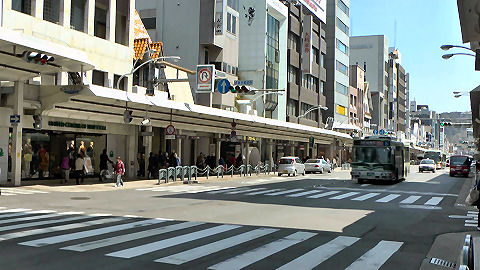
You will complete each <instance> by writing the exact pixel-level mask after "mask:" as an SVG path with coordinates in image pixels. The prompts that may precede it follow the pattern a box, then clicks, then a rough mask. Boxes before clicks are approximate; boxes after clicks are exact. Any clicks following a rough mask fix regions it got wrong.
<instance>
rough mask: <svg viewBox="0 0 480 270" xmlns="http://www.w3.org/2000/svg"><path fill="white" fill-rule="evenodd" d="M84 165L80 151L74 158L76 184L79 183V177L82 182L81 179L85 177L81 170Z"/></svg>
mask: <svg viewBox="0 0 480 270" xmlns="http://www.w3.org/2000/svg"><path fill="white" fill-rule="evenodd" d="M84 167H85V160H84V159H83V154H82V153H80V154H79V155H77V159H76V160H75V180H76V183H77V185H79V184H80V183H79V182H78V179H79V178H81V180H82V183H83V179H84V177H85V174H84V172H83V170H84Z"/></svg>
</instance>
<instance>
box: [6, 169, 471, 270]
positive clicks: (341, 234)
mask: <svg viewBox="0 0 480 270" xmlns="http://www.w3.org/2000/svg"><path fill="white" fill-rule="evenodd" d="M466 179H467V178H459V177H457V178H452V177H449V175H448V171H447V170H438V171H437V172H436V173H419V172H418V167H417V166H411V173H410V175H409V176H408V178H407V179H406V181H403V182H400V183H395V184H385V183H365V184H362V185H357V184H354V183H352V182H351V181H350V176H349V171H341V170H339V169H337V170H335V171H334V172H333V173H331V174H327V173H326V174H315V175H312V174H307V175H306V176H298V177H286V176H285V177H278V176H276V175H270V176H269V175H259V176H256V177H254V176H252V177H247V178H234V179H230V177H227V176H225V178H224V179H223V180H221V179H217V178H216V177H213V178H210V179H209V180H206V181H200V183H198V184H191V185H184V184H181V183H180V182H175V183H169V184H163V183H162V184H161V185H152V184H149V185H145V186H144V187H138V186H135V188H132V187H131V186H132V185H133V184H134V183H132V182H127V183H126V184H125V185H126V186H125V187H124V188H114V187H113V184H112V187H111V189H110V190H107V191H96V190H95V185H91V186H88V188H90V191H88V192H85V188H86V186H78V188H83V191H82V192H75V188H77V186H73V187H69V188H70V189H64V190H62V189H56V190H54V189H52V190H51V191H47V190H48V189H39V188H37V187H36V186H25V187H21V188H15V189H13V188H2V195H1V196H0V249H1V250H2V256H1V257H0V265H1V266H2V267H1V268H2V269H65V267H66V266H67V265H68V268H69V269H99V268H102V269H134V268H135V269H240V268H245V269H419V268H420V266H421V264H422V262H423V260H424V259H425V258H426V256H427V253H428V252H429V250H430V248H431V246H432V244H433V242H434V240H435V238H436V236H438V235H442V234H445V233H449V232H462V231H466V230H471V229H474V227H469V228H467V227H466V226H474V225H471V224H473V223H471V222H466V221H465V220H464V219H452V218H449V216H451V215H466V214H467V211H466V210H461V209H460V208H455V204H456V202H457V199H458V194H459V193H460V191H461V189H462V186H463V184H464V183H465V181H466ZM129 185H130V187H129ZM102 190H104V189H102ZM40 192H42V193H40ZM47 192H48V193H47ZM5 194H10V195H9V196H5ZM459 202H460V201H459ZM459 202H457V203H459ZM472 220H473V218H472ZM455 252H456V253H457V252H458V253H459V252H460V251H455Z"/></svg>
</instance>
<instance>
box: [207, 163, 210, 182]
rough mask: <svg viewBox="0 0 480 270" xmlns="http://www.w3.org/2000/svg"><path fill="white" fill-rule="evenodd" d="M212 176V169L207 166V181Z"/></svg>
mask: <svg viewBox="0 0 480 270" xmlns="http://www.w3.org/2000/svg"><path fill="white" fill-rule="evenodd" d="M209 174H210V167H209V166H207V179H208V175H209Z"/></svg>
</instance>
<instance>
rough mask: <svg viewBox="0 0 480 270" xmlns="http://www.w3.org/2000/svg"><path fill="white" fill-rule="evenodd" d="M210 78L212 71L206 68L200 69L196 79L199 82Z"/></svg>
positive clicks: (207, 80) (206, 81)
mask: <svg viewBox="0 0 480 270" xmlns="http://www.w3.org/2000/svg"><path fill="white" fill-rule="evenodd" d="M211 79H212V72H211V71H210V70H209V69H208V68H202V69H200V72H198V81H199V82H200V83H208V82H209V81H210V80H211Z"/></svg>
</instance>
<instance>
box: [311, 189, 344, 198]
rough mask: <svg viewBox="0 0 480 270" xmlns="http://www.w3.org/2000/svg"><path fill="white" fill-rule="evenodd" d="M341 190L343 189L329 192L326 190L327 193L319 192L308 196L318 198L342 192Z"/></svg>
mask: <svg viewBox="0 0 480 270" xmlns="http://www.w3.org/2000/svg"><path fill="white" fill-rule="evenodd" d="M340 192H341V191H328V192H325V193H320V194H317V195H312V196H308V197H307V198H310V199H317V198H322V197H326V196H330V195H333V194H337V193H340Z"/></svg>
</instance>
